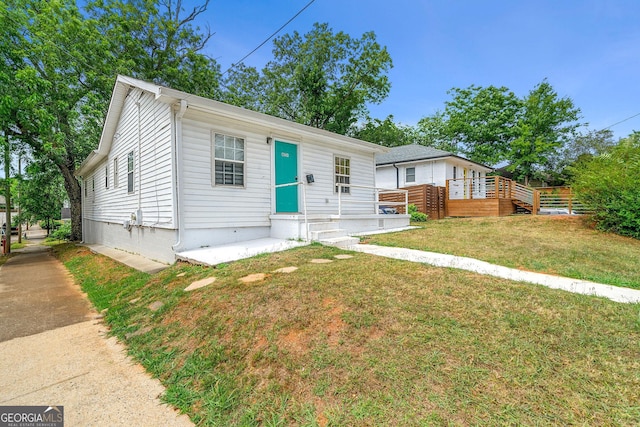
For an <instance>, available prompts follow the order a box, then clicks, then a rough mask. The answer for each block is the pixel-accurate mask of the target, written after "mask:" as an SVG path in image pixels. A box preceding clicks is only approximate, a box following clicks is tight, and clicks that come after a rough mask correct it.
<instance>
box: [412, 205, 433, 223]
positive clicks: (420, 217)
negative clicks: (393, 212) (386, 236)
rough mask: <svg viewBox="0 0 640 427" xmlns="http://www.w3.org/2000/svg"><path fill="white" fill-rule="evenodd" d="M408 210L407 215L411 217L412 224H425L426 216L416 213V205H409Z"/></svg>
mask: <svg viewBox="0 0 640 427" xmlns="http://www.w3.org/2000/svg"><path fill="white" fill-rule="evenodd" d="M408 209H409V215H411V221H414V222H425V221H426V220H427V218H428V216H427V214H425V213H422V212H418V207H417V206H416V205H414V204H413V203H411V204H410V205H409V206H408Z"/></svg>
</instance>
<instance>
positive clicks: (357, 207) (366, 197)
mask: <svg viewBox="0 0 640 427" xmlns="http://www.w3.org/2000/svg"><path fill="white" fill-rule="evenodd" d="M300 152H301V156H302V166H301V167H302V170H301V171H300V173H301V174H302V176H304V175H307V174H313V177H314V181H315V182H314V183H313V184H311V185H307V186H306V187H305V189H306V201H307V209H308V211H309V212H312V213H313V214H322V215H336V214H337V213H338V194H339V193H337V192H336V186H335V156H337V157H342V158H349V168H350V181H351V182H350V183H349V184H351V187H350V188H349V190H350V193H349V194H348V197H344V196H345V195H346V194H344V193H343V194H342V195H341V197H342V198H343V199H342V200H343V202H345V200H348V202H346V203H343V206H342V209H343V212H342V213H343V214H347V215H348V214H371V213H375V208H374V205H373V199H374V193H373V191H374V190H373V187H375V185H376V183H375V163H374V161H373V157H374V154H373V153H367V152H363V151H358V150H357V149H351V147H345V146H343V145H339V144H335V143H330V142H328V141H326V140H309V141H305V143H303V144H300ZM334 153H335V155H334ZM359 186H363V187H370V188H369V189H367V188H360V187H359ZM365 202H370V203H365Z"/></svg>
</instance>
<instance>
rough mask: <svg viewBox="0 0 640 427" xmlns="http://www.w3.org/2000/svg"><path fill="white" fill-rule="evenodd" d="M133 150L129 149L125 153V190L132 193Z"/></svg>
mask: <svg viewBox="0 0 640 427" xmlns="http://www.w3.org/2000/svg"><path fill="white" fill-rule="evenodd" d="M133 168H134V163H133V151H130V152H129V154H128V155H127V192H128V193H133V190H134V185H133Z"/></svg>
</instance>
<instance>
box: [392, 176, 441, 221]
mask: <svg viewBox="0 0 640 427" xmlns="http://www.w3.org/2000/svg"><path fill="white" fill-rule="evenodd" d="M401 190H407V191H408V192H409V204H413V205H416V207H417V208H418V212H422V213H425V214H427V215H428V216H429V219H442V218H444V217H445V215H446V212H445V187H435V186H433V185H428V184H422V185H413V186H411V187H403V188H401ZM401 197H402V200H400V198H401ZM380 202H381V203H380V204H381V205H382V204H383V203H382V202H404V195H403V194H380ZM398 212H399V213H402V214H403V213H405V212H404V207H402V206H399V207H398Z"/></svg>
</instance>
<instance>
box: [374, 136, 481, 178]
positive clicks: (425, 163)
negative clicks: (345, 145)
mask: <svg viewBox="0 0 640 427" xmlns="http://www.w3.org/2000/svg"><path fill="white" fill-rule="evenodd" d="M491 171H492V169H491V168H489V167H487V166H485V165H482V164H480V163H476V162H473V161H471V160H468V159H465V158H464V157H461V156H457V155H455V154H453V153H450V152H448V151H444V150H439V149H437V148H433V147H425V146H424V145H418V144H410V145H403V146H400V147H393V148H391V149H390V150H389V152H387V153H380V154H378V155H376V184H377V185H378V186H379V187H383V188H403V187H410V186H413V185H420V184H429V185H434V186H438V187H444V186H446V182H447V180H448V179H461V178H464V179H466V178H482V177H485V176H486V174H487V172H491Z"/></svg>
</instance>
